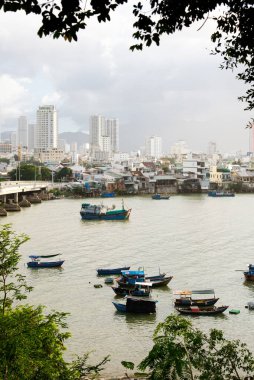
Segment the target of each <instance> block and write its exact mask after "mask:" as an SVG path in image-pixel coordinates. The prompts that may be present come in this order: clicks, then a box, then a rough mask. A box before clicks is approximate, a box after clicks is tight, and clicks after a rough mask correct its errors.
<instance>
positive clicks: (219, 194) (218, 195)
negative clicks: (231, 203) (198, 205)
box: [208, 190, 235, 198]
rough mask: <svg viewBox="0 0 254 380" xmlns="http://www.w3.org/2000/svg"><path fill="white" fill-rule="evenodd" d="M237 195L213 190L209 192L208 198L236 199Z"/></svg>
mask: <svg viewBox="0 0 254 380" xmlns="http://www.w3.org/2000/svg"><path fill="white" fill-rule="evenodd" d="M234 196H235V193H233V192H230V191H218V190H211V191H208V197H214V198H224V197H234Z"/></svg>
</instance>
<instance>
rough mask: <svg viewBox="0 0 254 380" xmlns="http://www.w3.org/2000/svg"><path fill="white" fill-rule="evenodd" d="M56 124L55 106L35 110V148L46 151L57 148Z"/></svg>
mask: <svg viewBox="0 0 254 380" xmlns="http://www.w3.org/2000/svg"><path fill="white" fill-rule="evenodd" d="M57 143H58V123H57V111H56V109H55V106H53V105H46V106H40V107H39V109H38V110H37V120H36V131H35V148H37V149H42V150H47V149H52V148H55V149H56V148H57Z"/></svg>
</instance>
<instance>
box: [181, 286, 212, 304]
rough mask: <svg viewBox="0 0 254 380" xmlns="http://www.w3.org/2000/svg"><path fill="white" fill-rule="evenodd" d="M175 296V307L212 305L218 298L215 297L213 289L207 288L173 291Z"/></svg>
mask: <svg viewBox="0 0 254 380" xmlns="http://www.w3.org/2000/svg"><path fill="white" fill-rule="evenodd" d="M174 295H175V296H176V298H175V301H174V304H175V307H187V306H200V307H205V306H213V305H215V303H216V302H217V301H218V300H219V298H215V292H214V290H213V289H207V290H177V291H174ZM201 295H213V297H205V298H203V297H201Z"/></svg>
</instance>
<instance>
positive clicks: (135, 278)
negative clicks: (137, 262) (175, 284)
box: [116, 270, 173, 289]
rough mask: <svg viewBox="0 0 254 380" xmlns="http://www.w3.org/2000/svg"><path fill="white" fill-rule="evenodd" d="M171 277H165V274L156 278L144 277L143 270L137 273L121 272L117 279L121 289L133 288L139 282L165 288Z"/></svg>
mask: <svg viewBox="0 0 254 380" xmlns="http://www.w3.org/2000/svg"><path fill="white" fill-rule="evenodd" d="M172 278H173V276H168V277H166V275H165V273H162V274H159V275H157V276H146V275H145V272H144V270H137V271H122V274H121V277H119V278H117V279H116V281H117V283H118V285H119V286H120V287H122V288H126V289H128V288H133V287H135V286H136V285H137V284H139V283H140V282H146V283H149V284H151V285H152V287H154V288H155V287H160V286H166V285H167V284H168V283H169V282H170V281H171V280H172Z"/></svg>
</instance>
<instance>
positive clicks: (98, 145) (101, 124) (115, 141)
mask: <svg viewBox="0 0 254 380" xmlns="http://www.w3.org/2000/svg"><path fill="white" fill-rule="evenodd" d="M89 135H90V154H91V155H92V156H93V155H94V154H95V152H107V153H109V154H112V153H115V152H118V151H119V120H118V119H115V118H110V119H107V118H105V117H104V116H101V115H93V116H91V117H90V128H89Z"/></svg>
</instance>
